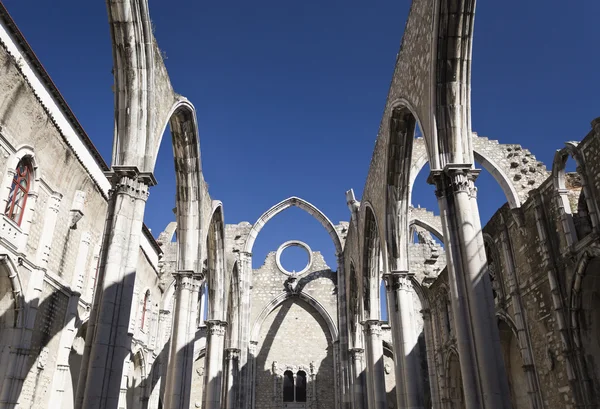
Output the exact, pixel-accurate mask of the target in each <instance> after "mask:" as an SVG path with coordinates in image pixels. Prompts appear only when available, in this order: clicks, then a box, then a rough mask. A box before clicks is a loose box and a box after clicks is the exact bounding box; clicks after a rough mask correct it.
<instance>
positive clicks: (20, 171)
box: [4, 157, 33, 226]
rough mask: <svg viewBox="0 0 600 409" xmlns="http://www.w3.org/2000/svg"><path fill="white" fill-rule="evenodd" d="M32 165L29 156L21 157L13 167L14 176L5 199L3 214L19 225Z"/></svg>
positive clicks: (25, 201) (29, 185) (29, 186)
mask: <svg viewBox="0 0 600 409" xmlns="http://www.w3.org/2000/svg"><path fill="white" fill-rule="evenodd" d="M32 173H33V167H32V165H31V159H30V158H29V157H24V158H22V159H21V160H20V161H19V163H18V164H17V168H16V169H15V177H14V178H13V181H12V184H11V186H10V193H9V195H8V200H7V201H6V208H5V209H4V214H5V215H6V216H7V217H9V218H10V219H11V220H13V221H14V222H16V223H17V224H18V225H19V226H20V225H21V221H22V219H23V213H24V212H25V204H26V203H27V194H28V193H29V189H30V188H31V174H32Z"/></svg>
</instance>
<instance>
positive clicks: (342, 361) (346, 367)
mask: <svg viewBox="0 0 600 409" xmlns="http://www.w3.org/2000/svg"><path fill="white" fill-rule="evenodd" d="M336 258H337V264H338V274H337V278H338V295H337V299H338V308H337V314H338V322H339V328H340V329H339V341H340V342H339V344H340V347H339V355H338V357H339V358H338V362H339V366H338V368H339V373H340V375H339V376H340V383H341V385H340V386H341V387H340V388H339V396H340V400H339V402H341V403H340V404H341V407H342V409H350V406H351V402H352V393H351V392H350V379H349V378H350V377H349V375H348V374H349V372H350V359H349V357H348V347H349V341H348V321H347V317H348V305H347V303H346V293H347V291H348V290H347V285H346V269H345V267H344V255H343V253H342V254H337V253H336Z"/></svg>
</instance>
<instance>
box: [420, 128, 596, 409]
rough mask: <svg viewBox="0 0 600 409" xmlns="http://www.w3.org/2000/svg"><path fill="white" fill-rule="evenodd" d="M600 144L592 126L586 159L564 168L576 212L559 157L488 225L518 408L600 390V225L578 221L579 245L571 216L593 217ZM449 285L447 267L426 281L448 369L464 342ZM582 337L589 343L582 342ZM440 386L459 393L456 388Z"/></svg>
mask: <svg viewBox="0 0 600 409" xmlns="http://www.w3.org/2000/svg"><path fill="white" fill-rule="evenodd" d="M598 146H600V134H598V133H596V132H594V131H592V132H590V133H589V134H588V135H587V136H586V137H585V138H584V139H583V140H582V141H581V142H580V143H579V144H578V147H577V150H575V151H572V153H573V154H574V155H575V156H577V157H579V158H584V159H583V160H581V161H580V163H578V165H579V167H578V173H566V174H565V175H564V180H565V182H564V184H565V186H566V191H565V192H564V195H566V197H567V198H568V201H569V202H570V203H571V210H572V214H565V212H564V209H562V208H560V206H562V205H561V201H560V196H559V194H558V191H557V189H556V186H555V183H557V182H556V177H559V169H558V166H559V164H557V163H555V164H554V166H555V169H554V174H555V177H554V178H553V177H548V178H546V180H545V181H543V182H542V183H541V184H539V185H538V187H536V188H535V189H532V190H530V191H529V192H528V198H527V200H526V201H525V202H524V204H523V205H522V206H521V207H520V208H519V209H513V210H511V209H510V207H509V205H508V204H505V205H504V206H503V207H501V208H500V209H499V210H498V211H497V212H496V214H495V215H494V216H493V217H492V218H491V219H490V221H489V222H488V223H487V224H486V226H485V227H484V228H483V232H484V238H485V243H486V252H487V256H488V266H489V270H488V271H489V273H490V274H491V275H492V277H493V280H492V282H493V287H494V290H495V295H496V297H495V303H496V312H497V318H498V322H497V323H496V325H499V329H500V339H501V344H502V348H503V356H504V358H505V366H506V368H507V372H508V375H509V378H510V382H509V386H510V389H511V395H512V396H511V397H512V400H513V405H514V407H515V408H529V407H531V406H530V405H532V404H534V403H532V402H541V403H543V407H548V408H551V407H559V406H560V407H575V406H576V405H577V404H578V402H581V401H584V400H585V399H587V400H588V401H592V400H593V399H595V397H596V396H600V395H598V392H599V391H600V382H599V380H600V371H598V370H597V368H598V367H599V364H600V357H599V355H598V353H599V351H598V349H597V347H596V343H595V342H591V341H590V340H591V339H597V338H596V335H597V333H598V328H600V327H599V323H600V316H599V315H598V312H597V309H596V307H595V306H596V303H597V301H595V300H597V299H598V294H600V292H599V290H598V286H597V285H596V283H597V282H598V279H597V278H596V275H595V270H596V269H597V266H598V265H599V264H598V259H597V254H599V253H597V249H598V248H599V246H600V242H599V239H598V233H597V230H595V229H596V228H597V225H596V226H594V229H592V230H591V231H589V232H588V233H587V234H586V235H583V236H582V235H581V230H578V234H577V235H576V239H575V242H574V243H571V244H569V241H568V239H567V236H568V234H567V233H568V232H566V231H565V225H567V226H568V223H567V221H568V220H569V218H571V217H572V218H574V219H575V218H578V217H579V218H585V219H587V221H586V223H589V224H590V225H593V222H592V220H591V218H590V217H589V214H590V213H594V212H595V211H596V208H597V206H598V201H597V199H596V197H597V196H595V191H596V188H595V187H594V185H595V184H597V182H596V180H597V178H598V175H597V173H596V172H595V170H593V169H595V166H596V164H597V163H598V159H599V158H600V156H599V154H598V152H599V150H598ZM583 184H587V185H588V186H589V187H590V189H589V190H588V194H589V195H593V197H592V198H589V199H592V200H588V201H587V204H588V205H589V206H586V207H585V209H586V212H584V213H583V215H582V213H581V210H579V211H578V210H577V206H578V204H579V206H580V209H581V200H580V196H581V195H583V194H584V192H583V191H584V189H583V188H582V185H583ZM589 207H592V208H591V209H590V208H589ZM582 263H585V265H584V266H583V267H582ZM592 273H594V274H592ZM586 277H590V278H586ZM447 285H448V278H447V274H446V271H444V273H443V274H441V275H440V276H439V278H438V279H437V280H436V281H435V282H434V283H433V285H431V287H430V288H428V289H427V290H426V293H427V294H428V297H429V299H430V300H429V301H430V303H431V307H432V310H433V315H434V316H435V317H436V319H435V322H436V326H435V327H434V331H436V332H437V333H438V335H439V338H440V342H439V343H438V344H437V346H435V347H434V348H436V357H437V359H439V360H441V361H443V362H440V363H439V364H440V367H442V368H443V367H445V366H446V365H447V362H445V360H446V359H448V357H450V356H451V355H450V352H451V351H452V350H455V348H456V345H455V339H454V338H453V336H452V334H450V336H449V337H448V336H446V335H444V334H445V330H444V326H445V325H446V324H445V323H446V320H447V318H446V317H447V314H446V311H444V308H445V306H446V304H445V303H444V302H440V300H442V299H443V294H445V293H446V292H447V290H445V288H447ZM569 311H571V312H569ZM449 318H450V320H451V317H449ZM450 326H451V327H453V323H452V322H450ZM578 344H579V345H581V349H580V350H577V349H575V345H578ZM445 376H446V374H444V373H441V374H440V373H438V377H440V379H442V382H440V384H441V385H444V384H446V385H449V384H452V380H450V379H443V378H444V377H445ZM588 377H589V379H590V388H589V390H586V386H585V382H582V380H583V379H587V378H588ZM440 393H441V394H442V396H446V398H448V399H450V398H449V395H448V394H449V393H450V392H449V389H448V388H446V389H445V390H441V391H440Z"/></svg>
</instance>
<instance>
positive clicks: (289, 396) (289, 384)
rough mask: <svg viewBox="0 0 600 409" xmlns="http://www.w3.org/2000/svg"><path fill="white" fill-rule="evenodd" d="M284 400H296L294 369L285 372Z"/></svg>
mask: <svg viewBox="0 0 600 409" xmlns="http://www.w3.org/2000/svg"><path fill="white" fill-rule="evenodd" d="M283 401H284V402H293V401H294V374H293V373H292V371H285V372H284V373H283Z"/></svg>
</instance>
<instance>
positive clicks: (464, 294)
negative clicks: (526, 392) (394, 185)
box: [430, 165, 510, 409]
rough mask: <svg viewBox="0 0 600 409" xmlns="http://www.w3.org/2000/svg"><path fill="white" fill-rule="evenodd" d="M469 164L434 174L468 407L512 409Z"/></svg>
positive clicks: (475, 172) (473, 177) (470, 408)
mask: <svg viewBox="0 0 600 409" xmlns="http://www.w3.org/2000/svg"><path fill="white" fill-rule="evenodd" d="M478 172H479V171H477V170H474V169H471V166H470V165H448V166H446V168H445V169H444V170H443V171H433V172H432V174H431V176H430V180H431V181H432V182H433V183H434V184H435V185H436V195H437V197H438V202H439V205H440V213H441V214H442V222H443V225H444V226H443V227H444V238H445V247H446V255H447V256H446V257H447V258H448V273H449V274H448V278H449V284H450V294H451V298H452V300H451V301H452V310H453V315H454V324H455V327H456V339H457V344H458V350H459V360H460V367H461V372H462V377H463V389H464V393H465V403H466V407H467V409H475V408H477V409H479V408H485V409H508V408H510V395H509V391H508V382H507V378H506V370H505V368H504V363H503V361H502V356H501V349H500V336H499V333H498V327H497V325H490V324H491V323H494V324H495V311H494V305H493V300H492V296H491V294H492V290H491V284H490V281H489V277H488V276H487V274H485V271H486V265H485V264H486V256H485V249H484V247H483V238H482V236H481V235H482V233H481V223H480V220H479V209H478V208H477V206H476V205H475V204H474V203H476V201H475V200H474V194H475V193H474V192H475V190H474V189H473V187H474V180H475V178H476V177H477V174H478Z"/></svg>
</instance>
